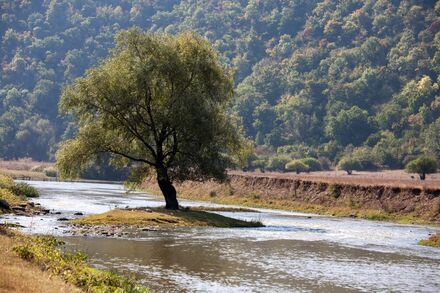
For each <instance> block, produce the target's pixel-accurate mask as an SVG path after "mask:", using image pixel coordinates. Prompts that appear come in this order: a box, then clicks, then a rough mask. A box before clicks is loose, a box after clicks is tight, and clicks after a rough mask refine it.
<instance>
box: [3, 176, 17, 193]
mask: <svg viewBox="0 0 440 293" xmlns="http://www.w3.org/2000/svg"><path fill="white" fill-rule="evenodd" d="M14 185H15V182H14V180H13V179H12V178H11V177H9V176H6V175H1V174H0V188H5V189H11V188H12V186H14Z"/></svg>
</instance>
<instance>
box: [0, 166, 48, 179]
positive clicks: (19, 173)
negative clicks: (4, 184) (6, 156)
mask: <svg viewBox="0 0 440 293" xmlns="http://www.w3.org/2000/svg"><path fill="white" fill-rule="evenodd" d="M0 174H3V175H7V176H10V177H12V178H14V179H22V178H30V179H31V180H49V179H50V178H49V177H47V176H46V174H44V173H41V172H32V171H26V170H10V169H2V168H0Z"/></svg>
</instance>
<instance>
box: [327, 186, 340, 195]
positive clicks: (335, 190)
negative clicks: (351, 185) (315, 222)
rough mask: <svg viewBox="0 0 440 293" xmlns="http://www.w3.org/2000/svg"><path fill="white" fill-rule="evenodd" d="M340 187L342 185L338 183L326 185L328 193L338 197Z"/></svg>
mask: <svg viewBox="0 0 440 293" xmlns="http://www.w3.org/2000/svg"><path fill="white" fill-rule="evenodd" d="M341 189H342V187H341V185H339V184H330V185H329V186H328V193H330V195H331V196H333V197H334V198H338V197H339V196H341Z"/></svg>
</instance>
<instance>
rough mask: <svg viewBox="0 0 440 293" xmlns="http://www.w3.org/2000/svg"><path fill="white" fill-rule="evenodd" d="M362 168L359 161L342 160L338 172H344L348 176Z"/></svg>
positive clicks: (348, 158) (352, 159)
mask: <svg viewBox="0 0 440 293" xmlns="http://www.w3.org/2000/svg"><path fill="white" fill-rule="evenodd" d="M361 168H362V166H361V163H360V162H359V160H357V159H354V158H350V157H345V158H342V159H341V160H340V161H339V163H338V170H344V171H345V172H347V174H348V175H351V174H352V173H353V170H359V169H361Z"/></svg>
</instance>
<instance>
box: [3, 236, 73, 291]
mask: <svg viewBox="0 0 440 293" xmlns="http://www.w3.org/2000/svg"><path fill="white" fill-rule="evenodd" d="M17 242H18V241H17V239H16V238H15V236H14V234H12V232H10V231H8V230H6V229H4V228H1V227H0V267H1V274H0V292H17V293H18V292H30V293H33V292H53V293H56V292H76V291H80V290H79V288H77V287H75V286H73V285H71V284H67V283H66V282H64V280H63V279H62V278H61V277H59V276H52V275H51V274H50V273H49V272H47V271H46V272H44V271H42V270H41V269H40V268H39V267H38V265H36V264H32V263H30V262H28V261H25V260H23V259H21V258H20V257H19V256H18V255H17V254H16V253H15V252H14V247H16V245H17ZM24 280H26V281H24Z"/></svg>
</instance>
